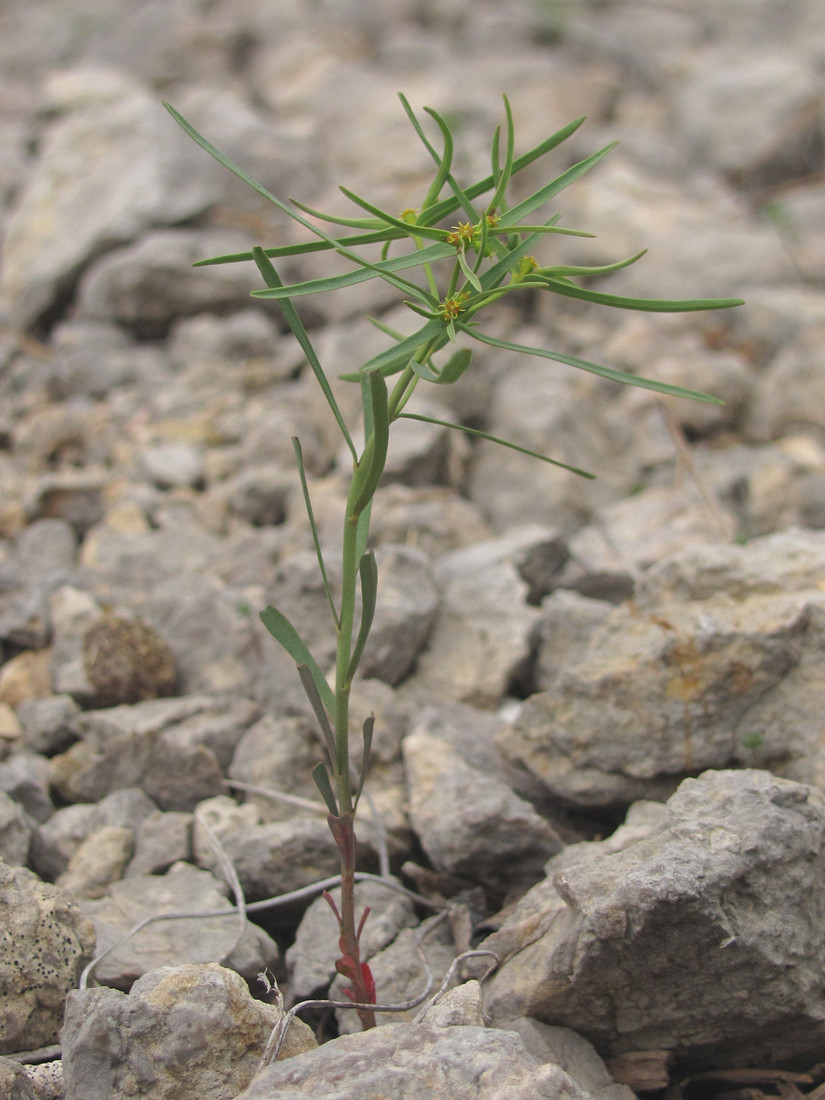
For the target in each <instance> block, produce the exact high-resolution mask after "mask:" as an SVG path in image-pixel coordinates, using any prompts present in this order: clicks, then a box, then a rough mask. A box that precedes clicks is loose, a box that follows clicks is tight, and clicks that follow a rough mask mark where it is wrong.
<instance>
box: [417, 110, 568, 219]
mask: <svg viewBox="0 0 825 1100" xmlns="http://www.w3.org/2000/svg"><path fill="white" fill-rule="evenodd" d="M584 119H585V116H584V115H582V116H581V117H580V118H576V119H574V120H573V121H572V122H568V123H567V125H566V126H562V128H561V129H560V130H557V131H556V133H555V134H551V135H550V137H548V138H545V139H544V141H541V142H539V144H538V145H536V146H534V148H532V149H530V150H529V151H528V152H527V153H524V154H522V156H520V157H517V158H516V159H515V160H514V161H513V172H512V174H513V175H516V173H517V172H520V171H521V170H522V169H523V168H526V167H527V166H528V165H530V164H532V163H533V162H534V161H536V160H538V159H539V157H543V156H544V155H545V154H546V153H549V152H550V151H551V150H552V149H555V148H556V147H557V146H558V145H561V143H562V142H563V141H566V140H567V138H569V137H570V135H571V134H573V133H575V131H576V130H578V128H579V127H580V126H581V124H582V123H583V122H584ZM424 141H425V144H426V139H424ZM428 148H429V149H430V151H431V153H432V154H433V155H434V156H437V154H435V152H434V150H432V148H431V147H430V146H428ZM494 186H495V180H494V177H493V176H492V175H489V176H485V177H484V179H481V180H479V181H478V182H477V183H474V184H472V185H471V186H470V187H467V188H466V189H465V191H464V194H465V195H466V196H467V198H468V199H474V198H477V197H478V196H479V195H483V194H484V192H485V191H489V190H490V189H491V188H492V187H494ZM459 205H460V204H459V202H458V201H457V200H456V199H442V201H441V202H438V203H435V205H433V206H431V207H430V208H429V209H428V210H427V211H426V214H424V213H423V212H422V217H421V219H420V220H421V221H424V222H425V223H426V224H427V225H434V224H435V223H436V222H439V221H441V219H442V218H446V217H448V216H449V215H450V214H452V213H453V212H454V211H455V210H457V209H458V207H459Z"/></svg>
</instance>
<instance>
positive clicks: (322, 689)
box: [261, 607, 335, 712]
mask: <svg viewBox="0 0 825 1100" xmlns="http://www.w3.org/2000/svg"><path fill="white" fill-rule="evenodd" d="M261 622H262V623H263V624H264V626H265V627H266V629H267V630H268V631H269V633H270V634H271V635H272V637H273V638H274V639H275V641H276V642H278V643H279V645H281V646H282V647H283V648H284V649H285V650H286V651H287V653H288V654H289V655H290V657H291V658H292V660H293V661H294V662H295V664H296V665H306V666H307V668H308V669H309V671H310V672H311V673H312V679H313V680H314V681H315V686H316V687H317V688H318V694H319V695H320V696H321V699H322V700H323V702H324V705H325V706H326V708H327V710H329V711H331V712H334V711H335V695H334V693H333V690H332V688H331V687H330V686H329V684H328V683H327V681H326V678H325V677H324V674H323V672H321V669H320V668H319V666H318V662H317V661H316V660H315V658H314V657H313V656H312V654H311V653H310V651H309V647H308V646H307V644H306V642H305V641H304V640H303V638H302V637H301V635H300V634H299V633H298V631H297V630H296V629H295V627H294V626H293V625H292V623H291V622H290V621H289V619H288V618H287V617H286V615H284V614H283V612H281V611H278V609H277V608H275V607H265V608H264V610H263V611H262V612H261Z"/></svg>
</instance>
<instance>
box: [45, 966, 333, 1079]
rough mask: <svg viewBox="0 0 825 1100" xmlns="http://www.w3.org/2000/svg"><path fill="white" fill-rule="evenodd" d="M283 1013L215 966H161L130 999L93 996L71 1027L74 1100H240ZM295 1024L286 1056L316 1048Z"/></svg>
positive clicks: (72, 1003) (72, 1007) (104, 993)
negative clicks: (117, 1099) (123, 1099)
mask: <svg viewBox="0 0 825 1100" xmlns="http://www.w3.org/2000/svg"><path fill="white" fill-rule="evenodd" d="M277 1019H278V1012H277V1009H276V1008H275V1007H273V1006H271V1005H267V1004H264V1003H263V1002H261V1001H255V1000H253V999H252V998H251V997H250V995H249V992H248V990H247V988H246V986H245V984H244V982H243V981H242V980H241V979H240V978H239V977H238V975H237V974H234V973H233V972H232V971H230V970H226V969H224V968H223V967H220V966H216V965H206V966H203V965H201V966H196V965H192V964H184V965H180V966H161V967H158V968H157V969H154V970H152V971H151V972H150V973H148V974H146V975H145V976H144V977H143V978H141V979H140V980H139V981H137V982H135V984H134V986H133V987H132V990H131V993H130V994H129V995H128V996H127V995H125V994H123V993H119V992H117V991H116V990H113V989H84V990H80V991H75V992H73V993H72V995H71V996H70V997H69V1000H68V1003H67V1009H66V1023H65V1026H64V1029H63V1049H64V1055H63V1058H64V1075H65V1085H64V1087H65V1097H66V1100H107V1098H108V1097H111V1096H125V1095H129V1096H134V1097H144V1098H145V1100H149V1098H150V1097H151V1098H152V1100H231V1098H232V1097H234V1096H235V1095H236V1094H237V1091H238V1089H243V1088H244V1087H245V1086H246V1085H247V1084H248V1083H249V1082H250V1080H251V1079H252V1077H253V1076H254V1074H255V1071H256V1069H257V1066H258V1062H259V1060H260V1058H261V1055H262V1054H263V1050H264V1048H265V1046H266V1043H267V1040H268V1038H269V1034H270V1032H271V1031H272V1028H273V1027H274V1026H275V1023H276V1022H277ZM308 1032H309V1029H308V1028H307V1027H306V1025H305V1024H302V1023H301V1022H300V1021H293V1023H292V1025H291V1027H290V1033H289V1035H288V1039H287V1051H286V1053H287V1054H289V1053H292V1052H295V1051H298V1050H307V1049H309V1048H310V1046H312V1045H313V1040H312V1037H311V1034H309V1035H308V1034H307V1033H308Z"/></svg>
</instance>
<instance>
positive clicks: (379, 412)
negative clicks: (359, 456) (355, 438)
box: [350, 370, 390, 516]
mask: <svg viewBox="0 0 825 1100" xmlns="http://www.w3.org/2000/svg"><path fill="white" fill-rule="evenodd" d="M367 379H368V381H369V386H370V399H371V402H370V403H371V408H372V435H371V436H370V438H369V440H368V441H367V447H365V448H364V450H365V452H366V450H367V448H368V447H369V445H370V443H371V444H372V454H371V456H370V462H369V466H368V467H367V469H366V471H365V475H364V482H363V484H362V485H361V487H360V490H359V491H358V493H357V495H356V498H355V500H354V501H353V504H352V507H351V509H350V513H351V514H352V515H354V516H357V515H359V514H360V512H362V511H363V509H364V508H365V507H366V505H367V504H368V503H369V501H371V500H372V498H373V497H374V496H375V490H376V489H377V488H378V482H379V481H380V480H381V475H382V474H383V472H384V464H385V462H386V461H387V449H388V447H389V439H390V420H389V409H388V398H389V395H388V393H387V383H386V382H385V381H384V378H383V376H382V374H381V372H380V371H378V370H372V371H369V372H368V373H367Z"/></svg>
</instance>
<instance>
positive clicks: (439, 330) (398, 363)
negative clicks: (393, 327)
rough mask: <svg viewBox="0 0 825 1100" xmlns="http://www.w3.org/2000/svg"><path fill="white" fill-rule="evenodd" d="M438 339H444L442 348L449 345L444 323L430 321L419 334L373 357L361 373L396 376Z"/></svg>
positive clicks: (413, 334) (348, 379)
mask: <svg viewBox="0 0 825 1100" xmlns="http://www.w3.org/2000/svg"><path fill="white" fill-rule="evenodd" d="M438 337H444V339H443V342H442V343H440V344H439V346H440V347H444V344H446V343H447V340H446V336H445V333H444V322H443V321H441V320H435V321H428V322H427V323H426V325H423V326H422V327H421V328H420V329H418V331H417V332H414V333H412V335H411V336H407V337H406V338H405V339H404V340H402V341H401V342H400V343H398V344H395V345H394V346H393V347H391V348H387V349H386V351H382V352H381V353H380V354H379V355H375V356H373V358H372V359H370V360H368V361H367V362H366V363H364V365H363V366H362V367H361V368H360V373H361V374H365V373H367V372H369V371H373V370H380V371H381V373H382V374H383V375H388V374H394V373H395V372H396V371H398V370H401V368H402V367H406V365H407V363H408V362H409V361H410V359H411V358H412V357H413V356H414V355H415V353H416V352H417V351H419V350H420V349H421V348H422V347H423V346H424V344H426V343H427V342H428V341H430V340H433V339H437V338H438ZM437 350H438V348H434V349H433V351H437ZM343 377H344V378H346V379H347V381H350V380H351V379H353V378H355V377H357V375H348V374H345V375H343Z"/></svg>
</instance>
